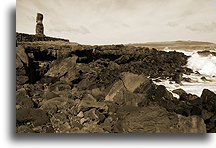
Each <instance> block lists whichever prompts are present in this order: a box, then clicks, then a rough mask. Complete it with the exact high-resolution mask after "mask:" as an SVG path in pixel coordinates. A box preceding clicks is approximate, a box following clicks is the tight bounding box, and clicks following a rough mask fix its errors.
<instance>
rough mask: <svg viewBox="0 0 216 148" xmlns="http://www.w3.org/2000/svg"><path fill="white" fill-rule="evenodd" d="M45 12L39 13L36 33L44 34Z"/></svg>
mask: <svg viewBox="0 0 216 148" xmlns="http://www.w3.org/2000/svg"><path fill="white" fill-rule="evenodd" d="M42 21H43V14H41V13H37V17H36V23H37V24H36V30H35V31H36V35H40V36H44V26H43V22H42Z"/></svg>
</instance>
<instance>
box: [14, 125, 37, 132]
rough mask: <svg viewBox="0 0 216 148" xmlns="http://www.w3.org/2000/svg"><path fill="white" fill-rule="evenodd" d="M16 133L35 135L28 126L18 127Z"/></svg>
mask: <svg viewBox="0 0 216 148" xmlns="http://www.w3.org/2000/svg"><path fill="white" fill-rule="evenodd" d="M16 132H17V133H33V132H34V131H33V130H32V129H31V128H30V127H28V126H26V125H21V126H18V127H17V130H16Z"/></svg>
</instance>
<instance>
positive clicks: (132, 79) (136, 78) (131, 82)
mask: <svg viewBox="0 0 216 148" xmlns="http://www.w3.org/2000/svg"><path fill="white" fill-rule="evenodd" d="M121 75H122V78H121V80H122V82H123V85H124V87H125V88H126V89H127V90H128V91H130V92H134V91H135V90H136V89H137V88H139V87H140V86H141V85H142V84H143V83H147V82H149V79H148V78H147V77H145V76H144V75H137V74H133V73H128V72H125V73H122V74H121Z"/></svg>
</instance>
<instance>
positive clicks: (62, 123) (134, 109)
mask: <svg viewBox="0 0 216 148" xmlns="http://www.w3.org/2000/svg"><path fill="white" fill-rule="evenodd" d="M187 58H188V57H187V56H186V55H184V54H183V53H178V52H164V51H158V50H156V49H149V48H145V47H131V46H124V45H106V46H87V45H74V44H73V45H72V44H69V43H64V42H62V44H55V43H43V44H39V43H34V42H28V43H24V42H23V43H22V45H18V47H17V59H16V64H17V67H16V71H17V103H16V113H17V119H16V121H17V124H16V127H17V132H18V133H31V132H37V133H47V132H53V133H121V132H125V133H128V132H138V133H140V132H145V133H205V132H215V131H214V130H215V94H214V93H213V92H211V91H209V90H203V93H202V95H201V96H200V97H199V96H195V95H192V94H187V93H186V92H184V90H175V93H176V94H178V95H179V96H180V99H177V98H175V97H174V96H173V95H172V93H171V92H169V91H168V90H167V89H166V87H165V86H163V85H159V86H158V85H156V84H154V83H153V81H152V78H156V79H159V78H166V79H170V80H172V79H173V77H175V76H176V74H177V73H176V69H178V70H179V71H181V72H182V73H185V74H186V73H187V74H188V71H189V70H188V69H187V68H185V67H184V65H185V64H186V63H187ZM176 81H178V82H179V80H176Z"/></svg>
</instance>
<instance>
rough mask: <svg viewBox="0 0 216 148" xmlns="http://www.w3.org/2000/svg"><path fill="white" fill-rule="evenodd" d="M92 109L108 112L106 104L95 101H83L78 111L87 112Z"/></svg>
mask: <svg viewBox="0 0 216 148" xmlns="http://www.w3.org/2000/svg"><path fill="white" fill-rule="evenodd" d="M90 108H97V109H101V110H104V111H106V112H107V111H108V106H107V105H106V103H105V102H97V101H96V100H95V99H83V100H81V101H80V103H79V104H78V106H77V111H78V112H79V111H87V110H89V109H90Z"/></svg>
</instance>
